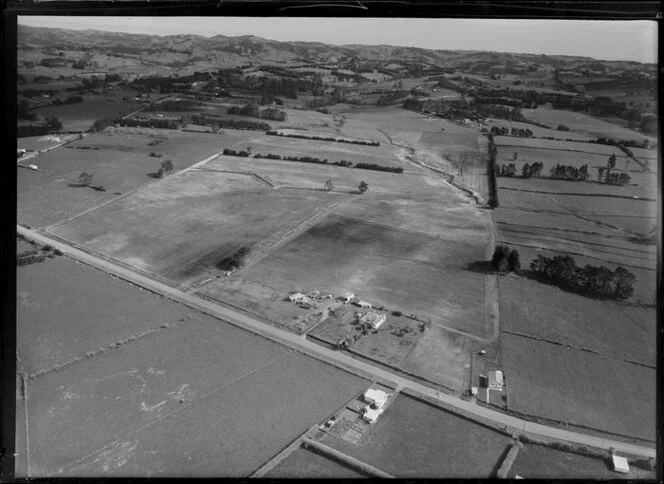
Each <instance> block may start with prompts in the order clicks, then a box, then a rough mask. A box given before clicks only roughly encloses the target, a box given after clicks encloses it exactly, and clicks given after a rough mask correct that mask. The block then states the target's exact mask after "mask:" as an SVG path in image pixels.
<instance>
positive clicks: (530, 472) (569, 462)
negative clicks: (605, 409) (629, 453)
mask: <svg viewBox="0 0 664 484" xmlns="http://www.w3.org/2000/svg"><path fill="white" fill-rule="evenodd" d="M516 475H519V476H521V477H524V478H526V479H588V480H591V479H592V480H595V479H602V480H607V479H611V480H613V479H648V478H650V479H652V478H654V477H655V476H654V473H648V472H647V471H641V470H637V469H634V468H633V467H631V468H630V473H629V474H620V473H617V472H614V471H613V464H612V463H611V462H610V461H609V459H600V458H598V457H590V456H586V455H582V454H576V453H573V452H563V451H561V450H557V449H551V448H549V447H545V446H542V445H534V444H526V445H524V446H523V448H522V449H521V450H519V453H518V454H517V456H516V459H515V460H514V463H513V464H512V468H511V469H510V471H509V473H508V474H507V478H508V479H514V476H516Z"/></svg>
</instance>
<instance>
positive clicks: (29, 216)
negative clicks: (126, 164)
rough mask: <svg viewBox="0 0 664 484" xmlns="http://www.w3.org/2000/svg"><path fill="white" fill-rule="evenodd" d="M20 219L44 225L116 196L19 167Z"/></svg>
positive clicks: (38, 225)
mask: <svg viewBox="0 0 664 484" xmlns="http://www.w3.org/2000/svg"><path fill="white" fill-rule="evenodd" d="M16 180H17V181H16V183H17V189H16V190H17V191H16V206H17V212H16V214H17V219H18V221H19V222H22V223H25V224H27V225H29V226H30V227H44V226H47V225H51V224H54V223H57V222H61V221H63V220H65V219H67V218H68V217H71V216H72V215H74V214H76V213H79V212H82V211H83V210H86V209H88V208H90V207H93V206H95V205H97V204H99V203H103V202H105V201H108V200H110V199H111V198H113V195H112V194H111V192H98V191H95V190H92V189H90V188H72V187H69V186H68V184H69V182H68V181H67V180H63V179H59V178H54V177H51V176H49V175H47V174H45V173H41V172H38V171H33V170H30V169H27V168H21V167H19V168H18V169H17V179H16Z"/></svg>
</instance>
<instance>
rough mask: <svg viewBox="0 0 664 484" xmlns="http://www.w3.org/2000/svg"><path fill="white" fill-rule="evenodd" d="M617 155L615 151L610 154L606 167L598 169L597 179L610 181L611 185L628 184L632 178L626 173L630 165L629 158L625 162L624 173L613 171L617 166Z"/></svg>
mask: <svg viewBox="0 0 664 484" xmlns="http://www.w3.org/2000/svg"><path fill="white" fill-rule="evenodd" d="M616 160H617V157H616V155H615V153H613V154H611V156H609V159H608V160H607V163H606V167H600V168H598V169H597V181H599V182H600V183H608V184H609V185H626V184H628V183H629V182H630V181H632V178H631V177H630V176H629V175H628V174H627V173H626V171H627V167H628V166H629V158H628V159H627V161H626V163H625V171H624V172H622V173H613V171H612V170H613V169H614V168H615V167H616Z"/></svg>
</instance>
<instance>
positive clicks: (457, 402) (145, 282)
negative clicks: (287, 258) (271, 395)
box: [16, 225, 656, 457]
mask: <svg viewBox="0 0 664 484" xmlns="http://www.w3.org/2000/svg"><path fill="white" fill-rule="evenodd" d="M16 230H17V232H18V233H21V234H23V235H25V236H27V237H29V238H31V239H35V240H37V241H39V242H41V243H44V244H50V245H52V246H54V247H55V248H57V249H60V250H62V251H63V252H65V253H66V254H68V255H69V256H71V257H73V258H74V259H78V260H80V261H82V262H85V263H88V264H90V265H92V266H94V267H98V268H100V269H101V270H103V271H105V272H107V273H110V274H114V275H115V276H117V277H120V278H122V279H125V280H127V281H129V282H131V283H133V284H137V285H139V286H141V287H144V288H146V289H148V290H150V291H152V292H155V293H157V294H161V295H162V296H165V297H167V298H169V299H171V300H173V301H176V302H180V303H182V304H184V305H186V306H187V307H191V308H192V309H195V310H199V311H203V312H205V313H206V314H210V315H211V316H214V317H216V318H218V319H222V320H224V321H227V322H228V323H231V324H233V325H235V326H238V327H240V328H243V329H245V330H246V331H249V332H252V333H254V334H257V335H260V336H262V337H264V338H266V339H269V340H271V341H275V342H277V343H279V344H283V345H285V346H287V347H289V348H291V349H294V350H297V351H299V352H301V353H303V354H306V355H308V356H311V357H313V358H316V359H319V360H321V361H323V362H326V363H328V364H331V365H333V366H336V367H338V368H340V369H343V370H345V371H349V372H351V373H354V374H359V375H364V376H365V377H368V378H380V379H384V380H386V381H388V382H393V383H394V384H396V385H400V386H401V387H402V388H404V389H408V390H409V391H413V392H415V393H417V394H419V395H421V396H422V397H423V398H431V399H433V400H434V401H435V402H439V403H440V404H444V405H447V406H448V407H451V409H450V411H453V412H459V413H461V414H462V415H465V416H466V418H469V419H471V420H472V419H475V420H477V419H479V420H482V419H486V420H489V421H491V422H493V423H494V424H495V425H497V426H498V427H504V428H505V429H507V428H511V429H513V431H514V432H516V433H521V432H523V433H525V434H529V435H538V436H544V437H548V438H552V439H557V440H565V441H569V442H574V443H580V444H584V445H590V446H593V447H598V448H602V449H608V448H610V447H613V448H614V449H615V450H616V451H618V452H625V453H628V454H633V455H642V456H646V457H650V456H653V457H654V456H655V455H656V451H655V449H654V448H653V447H647V446H643V445H638V444H633V443H627V442H623V441H618V440H610V439H606V438H602V437H597V436H595V435H588V434H582V433H578V432H572V431H568V430H565V429H562V428H557V427H551V426H547V425H543V424H540V423H536V422H531V421H529V420H525V419H523V418H518V417H515V416H513V415H509V414H507V413H502V412H498V411H496V410H493V409H490V408H485V407H482V406H479V405H477V404H475V403H473V402H468V401H465V400H462V399H459V398H457V397H454V396H452V395H448V394H445V393H440V392H438V391H437V390H435V389H432V388H429V387H427V386H425V385H422V384H420V383H418V382H415V381H413V380H410V379H408V378H404V377H402V376H399V375H394V374H392V373H390V372H388V371H385V370H382V369H380V368H377V367H375V366H373V365H369V364H367V363H364V362H361V361H358V360H355V359H353V358H351V357H349V356H348V355H344V354H342V353H340V352H338V351H333V350H330V349H327V348H324V347H322V346H320V345H317V344H316V343H313V342H310V341H308V340H304V339H302V338H301V336H300V335H295V334H292V333H288V332H286V331H283V330H279V329H276V328H273V327H269V326H267V325H265V324H264V323H262V322H260V321H258V320H255V319H254V318H251V317H248V316H246V315H244V314H242V313H241V312H238V311H234V310H231V309H228V308H226V307H223V306H220V305H218V304H213V303H211V302H209V301H206V300H205V299H203V298H201V297H198V296H197V295H194V294H186V293H182V292H180V291H179V290H177V289H175V288H173V287H170V286H167V285H164V284H161V283H159V282H157V281H155V280H153V279H150V278H147V277H145V276H142V275H141V274H138V273H136V272H134V271H133V270H130V269H126V268H123V267H121V266H119V265H117V264H114V263H111V262H108V261H105V260H102V259H99V258H98V257H96V256H92V255H90V254H87V253H86V252H84V251H81V250H78V249H76V248H74V247H71V246H70V245H67V244H64V243H61V242H57V241H55V240H53V239H52V238H50V237H47V236H45V235H42V234H39V233H37V232H36V231H34V230H30V229H26V228H24V227H21V226H20V225H17V227H16Z"/></svg>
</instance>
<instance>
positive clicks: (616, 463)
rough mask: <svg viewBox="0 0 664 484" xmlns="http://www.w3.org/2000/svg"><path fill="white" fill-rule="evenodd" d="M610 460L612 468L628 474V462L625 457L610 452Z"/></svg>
mask: <svg viewBox="0 0 664 484" xmlns="http://www.w3.org/2000/svg"><path fill="white" fill-rule="evenodd" d="M611 461H612V462H613V470H614V471H616V472H619V473H621V474H629V463H628V462H627V458H626V457H622V456H620V455H616V454H613V453H612V454H611Z"/></svg>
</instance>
